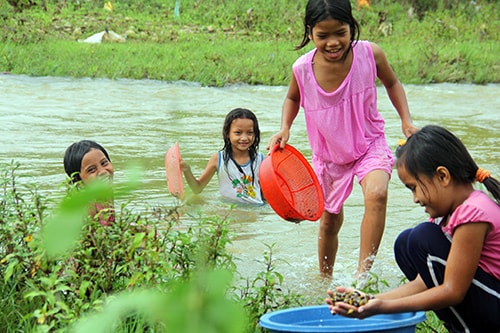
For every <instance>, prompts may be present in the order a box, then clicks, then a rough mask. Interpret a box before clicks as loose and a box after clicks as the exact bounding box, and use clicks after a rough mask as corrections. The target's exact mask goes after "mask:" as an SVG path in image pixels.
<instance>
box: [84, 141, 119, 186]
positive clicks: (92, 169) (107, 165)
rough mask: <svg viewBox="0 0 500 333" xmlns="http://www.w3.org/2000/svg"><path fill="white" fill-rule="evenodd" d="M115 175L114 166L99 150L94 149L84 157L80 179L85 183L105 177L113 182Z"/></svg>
mask: <svg viewBox="0 0 500 333" xmlns="http://www.w3.org/2000/svg"><path fill="white" fill-rule="evenodd" d="M113 175H114V169H113V165H112V164H111V162H110V161H109V160H108V159H107V158H106V155H104V153H103V152H102V151H100V150H99V149H94V148H92V149H90V150H89V152H88V153H86V154H85V155H84V156H83V159H82V166H81V169H80V178H81V179H82V181H83V182H84V183H87V182H89V181H91V180H93V179H95V178H97V177H103V178H105V179H107V180H108V181H109V182H111V181H113Z"/></svg>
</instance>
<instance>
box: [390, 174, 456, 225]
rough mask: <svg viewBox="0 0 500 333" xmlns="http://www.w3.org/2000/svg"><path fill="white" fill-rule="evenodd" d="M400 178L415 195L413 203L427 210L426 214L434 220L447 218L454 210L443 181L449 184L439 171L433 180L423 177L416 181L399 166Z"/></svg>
mask: <svg viewBox="0 0 500 333" xmlns="http://www.w3.org/2000/svg"><path fill="white" fill-rule="evenodd" d="M398 176H399V179H400V180H401V182H403V184H404V185H405V186H406V187H407V188H408V189H409V190H410V191H411V192H412V193H413V202H415V203H417V204H419V205H420V206H422V207H424V208H425V212H426V213H427V214H429V215H430V217H432V218H437V217H443V216H447V215H448V214H449V213H450V211H451V210H452V202H450V197H452V195H449V193H448V192H447V191H446V186H443V181H446V182H447V179H446V175H445V179H443V176H442V175H441V174H440V171H439V170H436V173H435V174H434V175H433V176H432V178H428V177H427V176H425V175H422V178H420V177H419V179H416V178H415V177H414V176H412V175H411V174H410V173H408V171H407V170H406V168H405V167H404V166H398Z"/></svg>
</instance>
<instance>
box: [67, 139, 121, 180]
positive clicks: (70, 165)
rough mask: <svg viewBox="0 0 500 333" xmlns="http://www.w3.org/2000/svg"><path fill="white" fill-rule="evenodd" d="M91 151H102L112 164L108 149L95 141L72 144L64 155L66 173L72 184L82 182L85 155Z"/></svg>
mask: <svg viewBox="0 0 500 333" xmlns="http://www.w3.org/2000/svg"><path fill="white" fill-rule="evenodd" d="M91 149H97V150H100V151H102V152H103V154H104V156H106V158H107V159H108V161H110V162H111V159H110V158H109V155H108V152H107V151H106V149H104V147H103V146H101V145H100V144H98V143H97V142H95V141H91V140H82V141H78V142H75V143H73V144H71V145H70V146H69V147H68V148H67V149H66V152H65V153H64V171H66V174H67V175H68V176H69V177H70V182H71V183H76V182H78V181H80V180H82V179H81V178H80V171H81V168H82V160H83V157H84V156H85V154H87V153H88V152H89V151H90V150H91Z"/></svg>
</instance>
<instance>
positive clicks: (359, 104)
mask: <svg viewBox="0 0 500 333" xmlns="http://www.w3.org/2000/svg"><path fill="white" fill-rule="evenodd" d="M358 38H359V25H358V23H357V21H356V20H355V19H354V17H353V16H352V12H351V4H350V1H349V0H309V2H308V3H307V7H306V13H305V20H304V35H303V39H302V42H301V43H300V45H298V46H297V49H301V48H303V47H304V46H306V45H307V44H308V43H309V41H312V42H313V43H314V45H315V48H314V49H313V50H311V51H310V52H308V53H306V54H304V55H303V56H301V57H300V58H299V59H298V60H297V61H296V62H295V63H294V64H293V67H292V70H293V72H292V77H291V82H290V86H289V89H288V93H287V96H286V98H285V102H284V104H283V109H282V120H281V130H280V131H279V132H278V133H277V134H275V135H274V136H273V137H272V138H271V140H270V142H269V145H268V147H267V148H268V149H269V148H270V147H271V146H273V145H274V144H276V143H279V144H280V146H281V147H284V146H285V144H286V143H287V141H288V140H289V138H290V128H291V126H292V123H293V121H294V119H295V117H296V116H297V114H298V112H299V109H300V107H302V108H303V110H304V115H305V118H306V126H307V135H308V137H309V142H310V145H311V149H312V163H313V166H314V170H315V172H316V174H317V175H318V178H319V181H320V183H321V187H322V189H323V193H324V197H325V211H324V213H323V215H322V217H321V220H320V226H319V235H318V260H319V269H320V272H321V273H322V274H323V275H324V276H331V275H332V273H333V267H334V264H335V257H336V254H337V248H338V243H339V241H338V233H339V231H340V228H341V227H342V224H343V222H344V214H343V205H344V202H345V200H346V199H347V198H348V196H349V195H350V194H351V191H352V188H353V181H354V177H355V176H356V177H357V178H358V181H359V183H360V185H361V188H362V190H363V196H364V204H365V211H364V216H363V220H362V222H361V234H360V235H361V236H360V252H359V261H358V268H357V273H356V276H358V277H359V276H360V275H361V273H363V272H366V271H368V270H369V269H370V268H371V266H372V264H373V258H374V256H375V255H376V253H377V251H378V247H379V245H380V241H381V238H382V234H383V232H384V228H385V215H386V206H387V189H388V184H389V180H390V176H391V172H392V168H393V164H394V161H393V156H392V152H391V150H390V149H389V147H388V145H387V142H386V138H385V134H384V119H383V118H382V116H381V115H380V113H379V112H378V110H377V88H376V85H375V82H376V80H377V78H378V79H379V80H380V82H381V83H382V84H383V85H384V86H385V88H386V90H387V93H388V95H389V98H390V100H391V102H392V104H393V105H394V107H395V109H396V111H397V112H398V114H399V116H400V118H401V127H402V131H403V133H404V135H405V136H406V137H408V136H410V135H411V134H412V133H414V132H415V131H416V130H417V128H415V127H414V126H413V124H412V120H411V117H410V112H409V109H408V103H407V100H406V96H405V92H404V89H403V86H402V85H401V83H400V82H399V80H398V78H397V77H396V75H395V74H394V72H393V70H392V68H391V67H390V66H389V63H388V62H387V59H386V57H385V54H384V52H383V51H382V49H381V48H380V47H379V46H377V45H376V44H374V43H371V42H368V41H358Z"/></svg>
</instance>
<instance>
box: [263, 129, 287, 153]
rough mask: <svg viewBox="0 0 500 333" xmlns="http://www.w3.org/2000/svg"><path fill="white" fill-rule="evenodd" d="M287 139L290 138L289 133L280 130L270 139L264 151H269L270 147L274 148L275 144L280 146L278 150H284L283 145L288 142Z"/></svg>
mask: <svg viewBox="0 0 500 333" xmlns="http://www.w3.org/2000/svg"><path fill="white" fill-rule="evenodd" d="M289 138H290V131H288V130H281V131H279V132H278V133H276V134H275V135H273V136H272V137H271V139H270V140H269V144H268V145H267V147H266V149H267V150H269V149H271V148H272V147H274V145H275V144H278V143H279V145H280V148H285V145H286V143H287V142H288V139H289Z"/></svg>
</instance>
